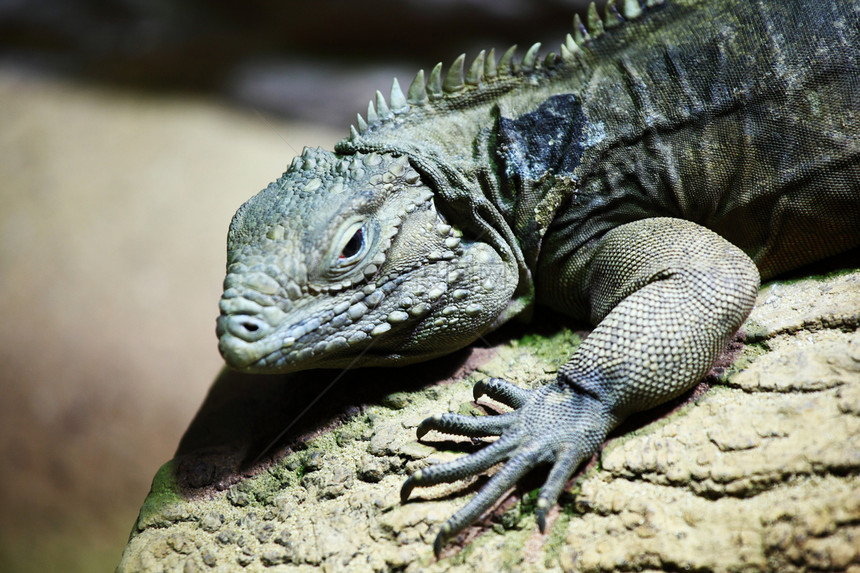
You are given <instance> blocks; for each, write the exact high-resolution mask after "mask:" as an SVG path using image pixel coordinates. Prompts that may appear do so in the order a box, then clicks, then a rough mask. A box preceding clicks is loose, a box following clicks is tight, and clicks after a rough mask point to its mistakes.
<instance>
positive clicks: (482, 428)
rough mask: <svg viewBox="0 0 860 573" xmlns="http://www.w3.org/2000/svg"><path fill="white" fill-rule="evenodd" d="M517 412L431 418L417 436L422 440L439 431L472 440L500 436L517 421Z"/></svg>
mask: <svg viewBox="0 0 860 573" xmlns="http://www.w3.org/2000/svg"><path fill="white" fill-rule="evenodd" d="M516 418H517V416H516V413H515V412H508V413H506V414H499V415H497V416H464V415H462V414H442V415H438V414H437V415H435V416H430V417H429V418H427V419H425V420H424V421H422V422H421V423H420V424H418V429H417V430H416V434H417V435H418V439H419V440H420V439H421V438H423V437H424V436H425V435H427V432H429V431H430V430H437V431H439V432H444V433H446V434H454V435H457V436H468V437H470V438H484V437H486V436H500V435H501V434H502V432H503V431H505V430H506V429H507V428H508V426H510V425H511V423H512V422H513V421H514V420H516Z"/></svg>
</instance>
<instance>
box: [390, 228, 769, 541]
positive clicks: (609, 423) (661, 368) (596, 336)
mask: <svg viewBox="0 0 860 573" xmlns="http://www.w3.org/2000/svg"><path fill="white" fill-rule="evenodd" d="M586 259H587V263H586V264H585V266H584V267H583V269H584V271H585V272H584V273H582V274H579V276H584V277H586V280H587V284H586V285H585V286H586V287H587V288H586V289H584V291H583V292H586V293H587V294H586V297H587V300H586V301H585V302H586V305H587V307H588V308H589V309H590V313H591V318H592V320H593V321H594V322H596V323H597V326H596V327H595V329H594V330H593V331H592V332H591V334H590V335H589V336H588V338H587V339H586V340H585V341H583V343H582V344H581V345H580V346H579V347H578V348H577V349H576V351H575V352H574V353H573V355H572V357H571V359H570V361H569V362H567V363H566V364H565V365H564V366H563V367H561V368H560V369H559V372H558V376H557V379H556V380H555V382H553V383H551V384H548V385H546V386H543V387H541V388H538V389H536V390H534V391H531V392H528V391H525V390H522V389H518V388H516V387H514V386H512V385H509V384H507V383H505V382H504V381H499V380H493V381H490V382H489V383H487V384H483V385H480V386H479V387H478V388H476V394H478V393H479V392H480V393H484V392H486V393H488V394H489V395H490V396H491V397H494V398H497V399H499V400H500V401H502V402H503V403H506V404H508V405H511V406H513V407H515V408H516V409H515V410H514V411H513V412H510V413H506V414H501V415H499V416H487V417H477V418H476V417H471V416H462V415H455V414H445V415H443V416H434V417H432V418H429V419H427V420H425V421H424V422H423V423H422V424H421V426H420V427H419V429H418V434H419V438H420V437H422V436H423V434H425V433H426V432H428V431H429V430H430V429H435V430H439V431H442V432H446V433H451V434H462V435H467V436H492V435H497V436H500V438H499V439H498V440H497V441H495V442H494V443H492V444H491V445H489V446H487V447H486V448H484V449H482V450H480V451H478V452H476V453H474V454H471V455H469V456H466V457H464V458H461V459H458V460H455V461H452V462H448V463H443V464H439V465H435V466H431V467H429V468H426V469H423V470H420V471H418V472H415V473H414V474H413V475H412V476H411V477H410V478H409V479H408V480H407V481H406V483H405V484H404V486H403V490H402V492H401V495H402V499H403V500H404V501H405V500H406V499H407V498H408V497H409V494H410V493H411V491H412V489H413V488H415V487H417V486H426V485H432V484H437V483H441V482H450V481H454V480H457V479H461V478H463V477H466V476H469V475H474V474H476V473H479V472H482V471H484V470H486V469H487V468H489V467H491V466H493V465H495V464H496V463H499V462H502V461H506V462H507V463H505V465H504V466H502V468H501V469H500V470H499V471H498V472H497V473H496V474H495V475H494V476H493V477H492V479H490V481H489V482H488V483H487V484H486V485H485V486H484V488H483V489H482V490H481V491H480V492H479V493H478V494H477V495H476V496H475V497H474V498H472V500H471V501H470V502H469V503H468V504H467V505H466V506H465V507H463V508H462V509H461V510H459V511H458V512H457V513H455V514H454V515H453V516H452V517H451V518H450V519H449V520H448V521H447V522H446V523H445V524H444V525H443V526H442V529H441V531H440V533H439V535H438V536H437V538H436V542H435V544H434V550H435V552H436V554H437V555H438V554H439V552H440V550H441V548H442V546H443V545H444V544H445V542H446V541H447V540H449V539H450V538H451V537H453V536H454V535H456V534H457V533H458V532H459V531H461V530H462V529H463V528H465V527H466V526H468V525H469V524H470V523H472V522H473V521H475V520H476V519H477V518H478V517H480V515H481V514H482V513H483V512H484V511H486V510H487V509H488V508H489V507H490V506H491V505H492V504H493V503H494V502H495V501H496V500H497V499H498V498H499V497H500V496H501V495H502V494H503V493H504V492H505V491H507V490H508V489H510V488H511V487H512V486H513V485H514V484H515V483H516V482H517V481H518V480H519V479H520V478H521V477H522V476H523V475H524V474H525V473H526V472H528V471H529V470H530V469H531V468H532V467H534V466H536V465H538V464H542V463H550V464H552V468H551V469H550V472H549V476H548V478H547V481H546V483H545V484H544V486H543V487H542V488H541V491H540V493H539V494H538V501H537V520H538V524H539V527H540V528H541V531H543V529H544V526H545V518H546V514H547V512H548V511H549V509H550V508H551V507H552V506H553V505H554V504H555V502H556V501H557V499H558V496H559V495H560V493H561V491H562V489H563V488H564V485H565V483H566V482H567V480H568V479H569V478H570V476H571V475H572V474H573V472H574V471H575V470H576V468H577V467H578V466H579V464H580V463H581V462H582V461H583V460H585V459H587V458H588V457H590V456H591V455H592V454H593V453H594V452H595V451H597V450H598V449H599V447H600V445H601V444H602V443H603V441H604V440H605V438H606V435H607V434H608V433H609V431H610V430H612V428H614V427H615V426H617V425H618V424H619V423H620V422H621V421H622V420H623V419H624V418H626V417H627V416H628V415H629V414H631V413H633V412H636V411H640V410H646V409H648V408H651V407H653V406H656V405H657V404H660V403H662V402H665V401H666V400H669V399H671V398H673V397H675V396H677V395H679V394H681V393H683V392H684V391H686V390H687V389H689V388H691V387H692V386H693V385H695V384H696V383H697V382H698V380H700V379H701V377H702V376H704V374H706V373H707V371H708V369H709V368H710V367H711V366H712V365H713V363H714V361H715V360H716V359H717V357H718V356H719V354H720V352H721V351H722V349H723V348H724V347H725V345H726V343H727V342H728V340H729V338H730V337H731V336H732V335H733V334H734V332H735V331H736V330H737V329H738V328H739V327H740V325H741V323H742V322H743V320H744V319H745V318H746V316H747V315H748V314H749V312H750V310H751V309H752V306H753V303H754V301H755V296H756V293H757V291H758V285H759V275H758V271H757V270H756V267H755V265H754V263H753V262H752V260H750V259H749V257H747V256H746V255H745V254H744V253H743V252H742V251H741V250H740V249H738V248H737V247H735V246H734V245H732V244H731V243H729V242H727V241H726V240H724V239H723V238H722V237H720V236H719V235H716V234H715V233H713V232H711V231H709V230H707V229H705V228H704V227H701V226H699V225H696V224H694V223H691V222H689V221H684V220H680V219H669V218H654V219H644V220H641V221H636V222H633V223H628V224H626V225H621V226H619V227H616V228H615V229H613V230H612V231H610V232H608V233H607V234H606V235H605V236H604V237H603V238H602V239H601V240H600V241H599V242H598V243H597V244H596V245H595V246H594V247H593V250H592V251H591V252H589V253H588V254H587V255H586ZM559 272H561V271H559Z"/></svg>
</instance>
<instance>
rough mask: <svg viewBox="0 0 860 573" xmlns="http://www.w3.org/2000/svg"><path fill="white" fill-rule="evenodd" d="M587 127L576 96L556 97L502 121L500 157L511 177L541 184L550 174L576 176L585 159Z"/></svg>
mask: <svg viewBox="0 0 860 573" xmlns="http://www.w3.org/2000/svg"><path fill="white" fill-rule="evenodd" d="M584 124H585V114H583V113H582V106H580V105H579V102H577V100H576V97H575V96H574V95H573V94H561V95H556V96H552V97H550V98H548V99H547V100H546V101H545V102H544V103H542V104H541V105H540V106H538V108H537V109H535V110H534V111H532V112H529V113H526V114H523V115H521V116H520V117H518V118H516V119H509V118H506V117H500V118H499V123H498V143H499V155H500V157H501V159H502V160H503V161H504V162H505V171H506V174H507V176H508V177H518V178H519V179H520V180H531V181H537V180H539V179H540V178H541V177H543V176H544V175H545V174H546V173H547V172H549V173H551V174H553V175H571V174H573V171H574V169H576V167H577V166H578V165H579V160H580V158H581V157H582V146H581V135H582V131H583V126H584Z"/></svg>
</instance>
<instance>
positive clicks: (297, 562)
mask: <svg viewBox="0 0 860 573" xmlns="http://www.w3.org/2000/svg"><path fill="white" fill-rule="evenodd" d="M758 303H759V304H758V305H757V307H756V309H755V310H754V311H753V314H752V316H751V317H750V320H749V321H748V323H747V329H749V331H750V332H751V335H750V336H749V339H748V343H747V344H746V345H745V346H744V347H743V348H742V349H740V351H739V355H738V356H736V358H735V361H734V364H733V365H732V366H730V367H728V368H727V369H719V370H718V372H717V373H716V375H715V376H712V377H711V379H710V385H711V386H712V387H711V389H710V391H707V392H703V391H702V389H699V390H698V391H694V392H692V393H690V395H688V396H687V397H686V398H682V399H680V400H678V401H677V402H676V403H675V404H674V405H669V406H667V407H664V408H661V409H660V411H658V412H655V413H650V414H645V415H641V416H639V417H638V418H637V419H636V420H634V421H633V422H631V423H629V424H627V425H625V427H624V431H620V432H618V433H617V435H616V437H614V438H613V439H611V440H610V441H609V442H608V444H607V445H606V446H605V448H604V451H603V453H602V454H601V456H600V459H599V464H594V463H592V464H590V465H589V466H588V468H587V469H586V470H585V471H584V472H582V473H581V474H580V475H579V476H577V477H576V478H575V479H574V480H573V485H572V488H571V494H569V495H566V496H565V497H564V498H563V499H562V502H563V504H562V507H561V508H556V509H554V510H553V511H552V513H551V514H550V518H549V523H548V533H547V534H546V535H541V534H540V533H538V532H537V529H536V526H535V520H534V512H533V510H534V499H535V495H536V489H537V488H538V487H539V486H540V483H541V481H542V479H543V477H544V476H543V475H540V472H536V473H535V475H534V476H531V477H530V478H527V480H526V481H525V482H524V483H523V484H521V486H520V487H519V488H517V489H516V490H515V491H514V492H513V494H512V495H511V496H510V497H509V498H508V499H507V500H505V501H503V502H501V503H500V504H499V506H498V507H497V508H495V509H494V510H493V511H492V512H491V514H490V516H488V517H485V518H484V520H482V521H481V522H480V523H479V524H478V525H476V526H474V527H472V528H470V529H469V530H467V532H466V533H465V534H464V536H463V537H462V538H461V541H462V542H463V547H462V548H457V547H456V546H452V547H449V548H448V549H446V551H445V552H444V554H443V558H442V559H441V560H440V561H438V562H437V561H435V560H434V559H433V557H432V551H431V543H432V539H433V537H434V536H435V534H436V532H437V531H438V528H439V526H440V525H441V523H442V522H443V521H444V520H445V519H446V518H447V517H448V516H449V515H450V514H451V513H452V512H453V511H454V510H455V509H456V508H458V507H461V506H462V504H463V503H464V500H465V497H466V496H468V495H469V494H470V493H471V492H472V491H473V488H474V487H476V486H477V485H480V484H479V483H477V482H474V481H473V482H467V483H459V484H447V485H439V486H435V487H433V488H426V489H422V490H420V491H419V492H417V494H418V495H417V496H416V498H417V499H416V500H415V501H413V502H410V503H408V504H406V505H401V504H400V503H399V495H398V494H399V489H400V486H401V485H402V483H403V480H404V476H405V475H406V474H407V473H408V472H410V471H413V470H414V469H417V468H419V467H424V466H426V465H428V464H430V463H433V462H435V461H440V460H445V459H450V458H451V457H453V456H456V455H461V454H462V453H464V452H469V451H472V450H473V449H474V447H475V446H473V445H472V444H471V442H470V441H468V440H465V439H461V438H451V437H448V436H441V435H438V434H432V435H430V436H428V439H427V441H426V443H425V444H423V445H422V444H418V443H417V442H416V441H415V440H414V428H415V426H416V425H417V423H418V422H419V421H420V420H421V419H422V418H423V417H424V416H427V415H430V414H432V413H436V412H439V411H444V410H454V411H475V410H476V408H475V405H474V404H473V403H472V402H471V387H472V384H473V383H474V382H475V381H476V380H478V379H480V378H481V377H483V376H485V375H494V376H505V377H508V378H509V379H511V380H512V381H514V382H516V383H519V384H521V385H524V386H533V385H535V384H537V383H540V382H541V381H543V380H546V379H547V378H549V377H551V376H552V373H553V372H554V370H555V369H556V368H557V367H558V365H559V364H561V363H562V362H563V360H564V359H565V357H566V356H567V355H568V353H569V349H570V346H571V345H572V344H575V343H576V342H577V340H578V337H577V333H574V332H572V331H570V330H566V329H555V330H553V329H548V330H547V331H546V332H544V333H542V334H537V335H536V334H527V335H522V336H519V337H518V338H516V339H514V340H510V341H508V342H507V343H505V344H498V345H497V346H495V347H494V348H493V349H492V350H490V351H487V350H480V349H476V350H473V351H472V353H471V355H468V356H466V355H463V356H459V357H456V360H454V362H457V364H456V365H455V370H454V371H453V372H452V371H443V370H434V368H438V366H433V365H430V366H429V367H428V366H426V365H425V366H422V367H415V368H413V367H410V368H404V369H397V370H395V371H391V370H388V371H379V370H363V371H360V372H355V373H348V374H347V375H346V376H345V378H347V380H344V381H342V382H340V383H339V384H340V385H339V386H338V387H337V388H338V390H337V391H333V392H331V393H330V394H328V395H327V396H328V397H329V398H330V400H332V401H334V400H335V399H338V400H341V401H343V400H346V402H347V403H348V402H349V401H351V400H353V402H352V404H351V405H348V406H345V410H344V411H337V409H336V408H335V410H334V411H333V412H328V413H323V414H314V415H311V414H308V416H307V417H306V418H310V419H312V420H314V422H313V423H310V422H308V424H307V425H306V426H303V427H302V428H301V429H299V430H295V431H293V433H292V434H288V437H287V439H286V442H281V443H288V444H289V445H288V446H286V447H284V446H283V445H281V446H278V447H276V448H275V449H276V453H275V454H274V461H272V460H269V459H268V458H263V461H256V460H254V459H253V458H255V457H260V455H259V453H257V454H255V455H251V453H252V452H255V451H258V450H259V443H260V440H261V438H260V436H255V432H258V431H260V427H259V424H258V425H257V426H255V425H254V424H248V422H247V420H248V419H251V417H252V416H257V417H266V416H267V415H268V414H267V412H270V411H271V412H272V414H271V415H272V416H275V413H276V412H277V409H276V408H277V407H279V405H280V407H286V405H288V404H289V407H295V409H296V410H298V411H300V410H301V408H300V406H301V405H302V404H303V403H306V402H302V400H303V399H304V398H302V397H301V396H297V394H300V390H299V388H304V387H307V386H308V385H309V384H311V382H309V381H310V380H315V381H316V384H317V387H324V386H325V384H326V380H327V377H326V376H325V375H322V374H320V373H316V374H314V373H300V374H298V375H296V376H292V377H289V378H294V379H292V380H282V379H270V378H266V379H265V382H264V383H262V384H260V383H257V385H256V386H255V385H254V384H251V383H249V381H248V380H247V377H246V378H242V379H241V380H240V381H234V385H232V386H231V383H230V378H231V376H232V377H236V376H238V375H230V374H225V375H222V377H221V378H220V379H219V381H217V382H216V384H215V386H213V390H212V391H211V393H210V397H209V398H207V402H206V403H205V404H204V405H203V407H202V408H201V411H200V413H199V414H198V417H197V419H196V420H195V422H194V423H193V424H192V427H191V428H190V429H189V433H188V434H187V435H186V438H185V440H184V441H183V446H182V447H180V454H179V455H178V456H177V458H176V459H175V460H173V461H172V462H170V463H168V464H167V465H166V466H165V467H164V468H162V470H161V471H159V473H158V475H157V476H156V479H155V481H154V483H153V491H152V493H151V494H150V497H149V498H148V499H147V501H146V503H145V504H144V507H143V509H142V510H141V516H140V519H139V520H138V523H137V524H136V526H135V528H134V531H133V533H132V537H131V540H130V541H129V545H128V547H127V548H126V551H125V553H124V555H123V561H122V563H121V564H120V568H119V570H120V571H138V570H143V571H161V570H167V571H173V570H176V571H178V570H182V571H196V570H201V571H210V570H211V571H220V570H225V571H226V570H230V569H231V568H235V567H236V566H237V565H240V566H242V567H244V568H245V569H246V570H248V571H257V570H259V571H281V570H283V571H293V570H295V571H302V570H308V571H309V570H312V569H315V568H317V567H325V568H328V569H329V570H346V569H349V570H351V571H389V570H392V569H400V570H405V571H443V570H444V571H449V570H450V571H493V572H495V571H499V570H510V569H522V570H529V571H544V570H546V571H616V570H630V571H633V570H637V571H639V570H641V571H678V570H688V569H689V570H696V571H808V570H817V571H856V572H860V493H858V492H860V332H858V328H857V325H858V319H860V271H853V272H840V273H834V274H833V275H830V276H827V277H825V278H818V279H805V280H796V281H793V282H785V283H772V284H771V285H768V286H766V287H765V288H763V289H762V292H761V294H760V296H759V301H758ZM450 362H451V361H450V360H449V363H450ZM435 364H438V363H435ZM323 372H324V371H323ZM422 376H424V377H423V378H422ZM240 378H241V377H240ZM305 379H307V380H308V381H305ZM439 379H445V381H444V383H441V384H434V385H431V386H427V385H428V384H431V383H432V382H433V381H435V380H439ZM320 380H322V382H320ZM353 380H355V382H354V383H353ZM405 380H410V381H411V382H410V383H409V384H406V385H407V386H408V387H407V388H406V389H403V385H404V382H403V381H405ZM291 384H293V385H292V386H291ZM362 384H364V385H366V386H367V387H371V386H375V385H380V390H379V392H377V393H372V392H371V393H365V394H364V395H362V396H359V397H350V396H346V397H345V396H344V394H348V393H349V392H353V391H357V390H355V389H356V388H359V387H361V385H362ZM398 385H399V386H400V387H399V388H398ZM285 386H286V387H288V388H292V389H293V390H292V391H288V390H284V387H285ZM395 391H396V393H395ZM243 392H244V394H243ZM237 395H244V396H245V400H244V406H235V404H236V403H238V402H239V401H237V400H236V398H235V396H237ZM309 395H310V396H313V394H309ZM279 400H280V402H279ZM294 403H298V404H294ZM231 404H233V406H230V405H231ZM242 408H246V409H247V411H245V413H244V414H242V413H239V414H237V413H236V412H241V411H242ZM266 408H269V409H270V410H267V409H266ZM480 409H483V410H486V411H499V410H501V409H502V408H501V407H497V406H496V405H493V404H490V403H485V405H484V406H483V407H481V408H480ZM339 412H340V413H339ZM344 412H345V413H344ZM344 418H346V421H342V420H343V419H344ZM284 420H287V421H286V423H289V424H290V425H292V424H294V423H295V417H294V416H293V415H292V414H290V415H289V416H287V418H285V419H284ZM306 421H307V420H306ZM280 423H284V422H283V421H279V422H275V428H277V424H280ZM248 426H251V427H253V428H256V429H251V430H249V429H248ZM215 427H218V428H219V431H220V433H218V432H216V433H215V435H216V438H211V437H210V438H205V436H206V435H207V431H206V428H215ZM269 433H275V434H276V433H277V429H272V430H268V431H267V432H263V435H268V434H269ZM189 436H191V437H189ZM195 436H196V437H195ZM192 438H193V439H192ZM207 440H208V441H207ZM263 441H267V440H263ZM430 445H433V446H436V448H438V449H432V448H430V447H428V446H430ZM213 448H214V449H213ZM267 455H268V454H267ZM249 457H251V458H252V461H251V462H250V463H249V462H248V461H247V459H248V458H249ZM243 459H244V460H246V461H245V462H244V463H240V462H239V461H237V460H243ZM238 467H241V468H242V469H236V468H238ZM183 468H185V469H183ZM188 468H190V469H188ZM478 481H480V480H478Z"/></svg>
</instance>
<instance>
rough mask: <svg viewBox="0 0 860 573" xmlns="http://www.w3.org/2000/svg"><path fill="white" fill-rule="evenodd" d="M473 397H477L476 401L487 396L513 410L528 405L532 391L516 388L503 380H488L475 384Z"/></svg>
mask: <svg viewBox="0 0 860 573" xmlns="http://www.w3.org/2000/svg"><path fill="white" fill-rule="evenodd" d="M472 395H473V396H474V397H475V400H477V399H478V398H480V397H481V396H485V395H486V396H489V397H490V398H492V399H493V400H496V401H497V402H501V403H502V404H505V405H506V406H510V407H511V408H519V407H521V406H522V405H523V404H525V403H526V400H528V398H529V396H530V395H531V391H529V390H525V389H523V388H520V387H519V386H514V385H513V384H511V383H510V382H508V381H507V380H502V379H501V378H487V379H486V380H481V381H480V382H478V383H477V384H475V387H474V388H473V389H472Z"/></svg>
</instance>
